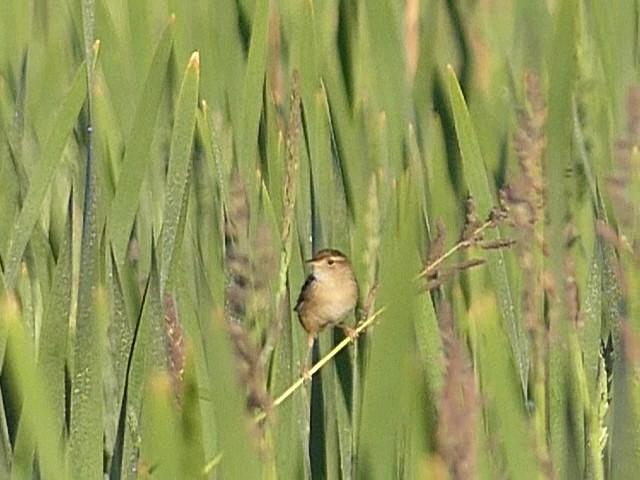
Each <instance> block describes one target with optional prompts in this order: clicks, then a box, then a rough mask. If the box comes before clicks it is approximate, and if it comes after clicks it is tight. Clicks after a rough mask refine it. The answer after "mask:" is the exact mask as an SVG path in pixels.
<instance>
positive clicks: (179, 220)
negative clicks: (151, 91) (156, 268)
mask: <svg viewBox="0 0 640 480" xmlns="http://www.w3.org/2000/svg"><path fill="white" fill-rule="evenodd" d="M199 81H200V56H199V54H198V52H195V53H194V54H193V55H192V56H191V59H190V60H189V65H188V66H187V70H186V71H185V74H184V78H183V79H182V85H181V87H180V95H179V97H178V104H177V106H176V119H175V122H174V126H173V133H172V135H171V147H170V150H169V172H168V173H167V187H166V197H165V203H164V219H163V223H162V234H161V236H160V243H161V247H160V254H161V259H162V267H161V270H160V291H161V292H164V290H165V287H166V285H167V279H168V278H169V274H170V272H171V268H172V262H173V257H174V254H175V252H176V251H177V250H178V248H179V246H180V245H181V243H182V238H181V232H180V225H181V224H182V225H184V216H185V214H186V202H187V194H188V192H189V185H190V182H189V172H190V171H191V151H192V148H193V138H194V130H195V125H196V110H197V104H198V89H199Z"/></svg>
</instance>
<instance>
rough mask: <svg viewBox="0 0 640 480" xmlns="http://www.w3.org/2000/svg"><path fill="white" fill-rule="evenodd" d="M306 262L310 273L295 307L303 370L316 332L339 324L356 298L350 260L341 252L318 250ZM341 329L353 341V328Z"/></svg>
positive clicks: (344, 327)
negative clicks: (302, 333) (303, 334)
mask: <svg viewBox="0 0 640 480" xmlns="http://www.w3.org/2000/svg"><path fill="white" fill-rule="evenodd" d="M307 263H309V264H311V274H310V275H309V276H308V277H307V279H306V281H305V282H304V285H303V286H302V290H301V291H300V295H299V296H298V302H297V303H296V307H295V311H296V312H298V318H299V319H300V323H301V324H302V326H303V327H304V329H305V330H306V331H307V346H308V349H307V355H306V360H305V369H306V366H307V365H308V362H309V355H310V353H311V349H312V348H313V341H314V339H315V338H316V336H317V335H318V333H320V332H321V331H322V330H323V329H324V328H325V327H326V326H327V325H331V326H336V325H341V324H342V322H343V321H344V320H345V318H346V317H347V316H348V315H349V314H350V313H351V312H352V311H353V309H354V308H355V306H356V303H357V301H358V283H357V282H356V278H355V276H354V274H353V268H352V266H351V262H350V261H349V259H348V258H347V257H346V256H345V255H344V254H343V253H342V252H340V251H338V250H333V249H325V250H320V251H319V252H318V253H316V254H315V255H314V256H313V258H312V259H311V260H307ZM342 328H343V330H344V331H345V334H346V335H348V336H349V337H350V338H351V339H352V340H355V338H356V336H357V334H356V332H355V330H353V329H351V328H349V327H346V326H342Z"/></svg>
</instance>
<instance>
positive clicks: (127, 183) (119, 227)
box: [107, 17, 174, 263]
mask: <svg viewBox="0 0 640 480" xmlns="http://www.w3.org/2000/svg"><path fill="white" fill-rule="evenodd" d="M173 24H174V18H173V17H172V18H171V19H170V20H169V23H168V24H167V26H166V27H165V29H164V32H163V34H162V37H161V38H160V41H159V42H158V45H157V47H156V50H155V54H154V56H153V62H152V63H151V66H150V67H149V71H148V73H147V78H146V81H145V84H144V87H143V90H142V95H141V97H140V101H139V103H138V105H137V106H136V110H135V114H134V121H133V124H132V127H131V132H129V134H128V136H127V138H126V150H125V154H124V158H123V160H122V166H121V171H120V176H119V180H118V183H117V187H116V194H115V197H114V199H113V201H112V203H111V207H110V209H109V214H108V219H109V221H108V223H107V238H108V239H110V241H111V242H112V244H113V245H114V252H115V256H116V260H117V261H118V263H120V262H122V261H123V260H124V254H125V252H126V248H127V245H128V244H129V239H130V237H131V227H132V225H133V221H134V218H135V215H136V211H137V210H138V201H139V199H140V191H141V188H142V182H143V180H144V178H145V174H146V172H147V168H148V160H149V151H150V147H151V141H152V138H153V125H155V124H156V116H157V114H158V110H159V105H160V97H161V94H162V90H163V88H165V87H166V85H165V84H164V82H163V81H164V80H165V78H166V74H167V68H168V64H169V54H170V52H171V44H172V41H173Z"/></svg>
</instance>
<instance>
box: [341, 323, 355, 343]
mask: <svg viewBox="0 0 640 480" xmlns="http://www.w3.org/2000/svg"><path fill="white" fill-rule="evenodd" d="M342 331H343V332H344V334H345V336H347V337H349V339H350V340H351V343H355V341H356V340H357V339H358V331H357V330H356V329H355V328H351V327H347V326H346V325H342Z"/></svg>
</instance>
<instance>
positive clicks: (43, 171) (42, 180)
mask: <svg viewBox="0 0 640 480" xmlns="http://www.w3.org/2000/svg"><path fill="white" fill-rule="evenodd" d="M86 96H87V81H86V76H85V65H84V63H83V64H82V65H81V66H80V67H79V68H78V70H77V71H76V74H75V77H74V78H73V82H72V84H71V87H70V88H69V91H68V92H67V94H66V95H65V97H64V100H63V102H62V106H61V107H60V111H59V112H58V114H57V115H56V118H55V120H54V122H53V126H52V129H51V132H50V133H49V136H48V137H47V141H46V143H45V146H44V149H43V151H42V159H41V163H40V165H39V167H38V168H37V169H35V174H34V176H33V178H32V179H31V182H30V186H29V190H28V191H27V195H26V197H25V199H24V203H23V206H22V209H21V210H20V214H19V215H18V219H17V220H16V224H15V228H14V229H13V234H12V236H11V240H10V242H9V248H8V252H7V256H6V258H5V281H6V283H7V286H9V287H12V286H13V285H14V283H15V281H16V279H17V274H18V270H19V267H20V263H21V262H22V256H23V255H24V250H25V248H26V246H27V242H28V241H29V238H30V237H31V233H32V232H33V228H34V226H35V224H36V222H37V221H38V218H39V217H40V215H41V213H42V211H41V209H42V204H43V202H44V198H45V195H46V194H47V191H48V190H49V187H50V186H51V183H52V182H53V179H54V177H55V174H56V171H57V170H58V167H59V166H60V164H61V163H62V151H63V150H64V147H65V144H66V143H67V139H68V138H69V134H70V133H71V131H72V129H73V127H74V126H75V124H76V121H77V119H78V115H79V114H80V109H81V108H82V104H83V103H84V100H85V98H86Z"/></svg>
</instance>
